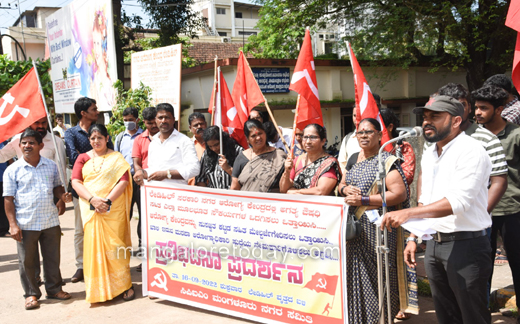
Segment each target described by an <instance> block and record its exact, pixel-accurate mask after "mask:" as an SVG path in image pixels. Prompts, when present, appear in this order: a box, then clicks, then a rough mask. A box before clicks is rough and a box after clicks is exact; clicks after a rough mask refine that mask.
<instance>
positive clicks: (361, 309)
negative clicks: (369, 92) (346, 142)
mask: <svg viewBox="0 0 520 324" xmlns="http://www.w3.org/2000/svg"><path fill="white" fill-rule="evenodd" d="M356 137H357V140H358V142H359V146H360V147H361V152H359V153H356V154H353V155H352V156H351V157H350V158H349V160H348V162H347V167H346V172H345V175H344V176H343V179H342V180H341V183H340V185H339V188H338V189H339V190H338V192H339V193H340V194H341V195H342V196H345V202H346V203H347V204H348V205H349V211H348V213H349V216H352V215H355V217H356V218H357V219H358V220H359V221H360V222H361V226H362V231H361V234H360V236H359V237H357V238H354V239H352V240H350V241H347V244H346V254H347V260H348V262H347V292H348V295H349V296H356V297H355V298H350V299H349V300H348V311H349V320H350V323H377V322H378V319H379V307H378V289H377V287H378V282H377V270H378V268H377V254H376V235H377V233H378V232H377V229H376V225H374V224H372V222H373V221H374V220H375V219H377V217H378V215H381V213H382V210H381V206H382V199H381V195H380V193H379V192H378V188H377V184H376V177H377V172H378V169H379V166H378V157H379V155H378V153H379V148H380V146H381V138H382V132H381V125H380V124H379V122H378V121H377V120H375V119H373V118H365V119H363V120H361V122H360V123H359V126H358V129H357V133H356ZM381 154H382V156H381V158H382V161H384V165H385V170H386V171H387V172H386V174H387V176H386V193H385V194H386V201H387V205H388V206H389V207H388V210H394V209H395V206H397V205H402V207H405V208H407V207H409V201H408V199H409V196H408V190H407V187H408V185H407V183H406V178H405V176H404V173H403V171H402V170H401V167H400V166H399V163H398V161H397V158H396V157H395V156H393V155H391V154H389V153H387V152H383V153H381ZM387 244H388V248H389V250H390V253H389V269H390V273H389V277H390V297H391V305H392V307H391V312H392V314H391V315H392V318H393V317H395V316H396V315H397V313H398V312H399V309H400V301H399V297H400V296H399V289H398V271H406V270H405V269H398V268H400V266H399V267H398V262H397V235H396V231H393V232H389V233H388V241H387ZM401 254H402V253H401ZM399 264H402V263H400V262H399ZM384 266H385V265H384V264H382V265H381V266H380V267H381V268H382V269H383V272H384ZM383 278H385V275H384V276H383ZM385 284H386V283H383V286H384V285H385ZM402 297H403V298H406V297H407V296H402ZM406 299H408V298H406ZM383 305H385V307H384V312H383V314H382V315H381V316H383V317H384V318H386V317H387V315H386V298H385V301H384V304H383Z"/></svg>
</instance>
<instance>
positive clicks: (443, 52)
mask: <svg viewBox="0 0 520 324" xmlns="http://www.w3.org/2000/svg"><path fill="white" fill-rule="evenodd" d="M259 1H260V3H261V4H263V5H264V7H263V9H262V10H261V12H260V14H261V15H262V17H261V19H260V21H259V23H258V25H257V27H258V28H260V29H261V32H260V33H259V34H258V36H256V37H251V38H250V40H251V42H250V44H249V45H248V46H246V50H251V51H253V52H255V55H256V56H261V57H274V58H281V57H284V58H293V57H295V56H296V55H297V51H298V50H297V47H296V46H294V45H291V44H289V43H293V42H294V38H298V37H297V36H296V35H301V36H300V37H299V40H298V41H296V44H299V43H300V42H301V39H302V37H303V30H304V28H305V26H306V25H307V26H318V27H319V28H323V27H324V26H327V25H331V24H337V25H340V26H341V27H342V28H343V29H344V30H345V31H346V33H347V36H346V37H344V39H343V40H344V41H350V43H351V44H352V46H353V48H354V49H355V51H356V55H357V57H358V59H361V60H371V61H377V62H378V63H381V62H384V63H385V64H394V65H396V64H397V65H402V66H404V67H407V66H409V65H411V64H421V65H424V64H427V65H429V66H431V67H433V68H436V67H440V66H445V67H448V68H450V69H457V68H464V69H466V71H467V74H466V81H467V84H468V87H469V88H470V89H475V88H478V87H480V86H481V85H482V82H483V81H484V80H485V79H486V78H487V77H489V76H491V75H493V74H496V73H503V72H504V71H506V69H508V68H509V67H510V66H511V62H512V59H513V50H514V44H515V32H514V31H512V30H511V29H509V28H507V27H506V26H505V25H504V22H505V17H506V15H507V9H508V8H509V3H510V0H430V1H424V0H397V1H388V0H306V1H300V0H259ZM293 35H294V36H293ZM284 38H285V39H284ZM255 49H256V50H255Z"/></svg>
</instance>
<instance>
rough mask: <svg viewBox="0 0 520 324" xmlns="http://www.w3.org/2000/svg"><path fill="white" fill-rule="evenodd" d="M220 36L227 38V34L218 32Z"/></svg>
mask: <svg viewBox="0 0 520 324" xmlns="http://www.w3.org/2000/svg"><path fill="white" fill-rule="evenodd" d="M218 35H219V36H227V32H218Z"/></svg>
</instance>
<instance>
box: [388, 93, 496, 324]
mask: <svg viewBox="0 0 520 324" xmlns="http://www.w3.org/2000/svg"><path fill="white" fill-rule="evenodd" d="M413 112H414V113H415V114H422V115H423V117H424V122H423V130H424V138H425V139H426V140H427V141H429V142H432V143H435V145H432V146H430V147H429V148H428V149H426V151H425V152H424V154H423V158H422V161H421V170H422V171H421V172H422V184H421V196H420V198H419V206H418V207H415V208H409V209H403V210H398V211H394V212H389V213H386V214H385V216H384V218H383V219H382V223H381V228H384V227H387V228H388V230H391V228H392V227H393V228H397V227H399V226H401V224H403V223H405V222H406V221H408V220H409V219H412V218H437V221H436V222H435V223H434V224H433V225H432V226H431V228H432V229H434V230H436V231H437V233H435V234H434V235H433V240H430V241H428V242H427V246H426V254H425V260H424V264H425V268H426V274H427V276H428V280H429V282H430V287H431V290H432V297H433V301H434V304H435V313H436V315H437V320H438V321H439V323H442V324H448V323H449V324H462V323H472V324H473V323H475V324H480V323H488V324H489V323H491V314H490V312H489V310H488V308H487V290H488V288H487V281H488V278H489V275H490V273H491V267H492V261H491V260H492V259H491V246H490V243H489V239H488V238H487V236H486V228H488V227H489V226H491V216H490V215H489V213H488V211H487V204H488V188H487V184H488V180H489V175H490V173H491V161H490V159H489V156H488V155H487V153H486V151H485V150H484V148H483V147H482V145H481V144H480V143H479V142H477V141H475V140H474V139H472V138H471V137H469V136H467V135H466V134H464V133H463V132H462V131H461V129H460V125H461V123H462V115H463V114H464V107H463V105H462V104H461V103H460V101H458V100H457V99H455V98H453V97H448V96H442V95H440V96H436V97H434V98H432V99H431V100H430V101H429V102H428V103H427V104H426V106H425V107H418V108H415V109H414V110H413ZM407 241H408V244H407V246H406V248H405V251H404V259H405V262H406V263H407V264H408V266H411V267H415V265H416V262H415V249H416V247H417V246H416V244H417V238H416V237H415V236H414V235H411V236H410V237H409V238H408V240H407Z"/></svg>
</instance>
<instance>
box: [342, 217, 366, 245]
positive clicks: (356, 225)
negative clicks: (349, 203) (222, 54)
mask: <svg viewBox="0 0 520 324" xmlns="http://www.w3.org/2000/svg"><path fill="white" fill-rule="evenodd" d="M345 228H346V229H345V241H350V240H353V239H355V238H358V237H359V236H360V235H361V231H362V228H361V222H360V221H359V219H358V218H357V216H356V215H355V214H348V215H347V225H346V226H345Z"/></svg>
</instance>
